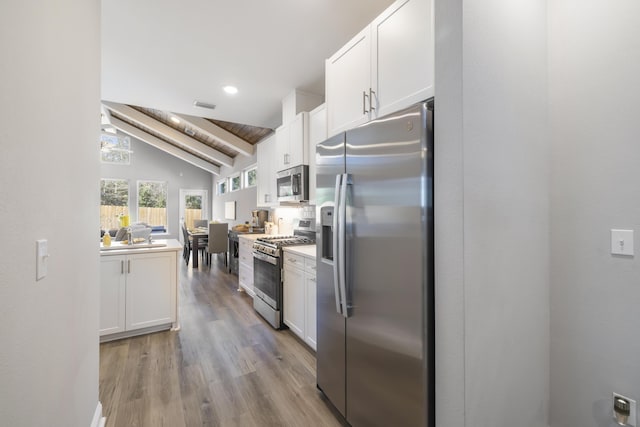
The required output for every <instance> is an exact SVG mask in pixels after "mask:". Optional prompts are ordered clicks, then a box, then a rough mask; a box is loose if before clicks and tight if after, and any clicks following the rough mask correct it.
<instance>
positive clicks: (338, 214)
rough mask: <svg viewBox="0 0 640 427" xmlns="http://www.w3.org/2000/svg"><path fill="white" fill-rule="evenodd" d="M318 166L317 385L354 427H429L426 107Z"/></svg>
mask: <svg viewBox="0 0 640 427" xmlns="http://www.w3.org/2000/svg"><path fill="white" fill-rule="evenodd" d="M316 166H317V184H316V185H317V189H316V207H317V214H316V220H317V238H316V244H317V250H318V251H317V253H318V257H317V260H318V261H317V264H318V265H317V309H318V319H317V332H318V336H317V353H316V355H317V385H318V388H319V389H320V390H321V391H322V392H323V393H324V394H325V396H326V397H327V398H328V399H329V400H330V401H331V403H332V404H333V406H334V407H335V408H336V409H337V410H338V411H339V412H340V414H341V415H342V417H344V419H346V421H347V422H348V423H349V424H350V425H352V426H354V427H359V426H367V427H369V426H391V425H396V426H429V427H434V426H435V403H434V402H435V385H434V384H435V383H434V380H435V378H434V347H435V341H434V305H433V288H434V272H433V266H434V243H433V229H434V225H433V100H429V101H427V102H424V103H420V104H417V105H414V106H412V107H411V108H408V109H406V110H403V111H400V112H398V113H394V114H392V115H389V116H387V117H383V118H380V119H376V120H374V121H372V122H369V123H367V124H365V125H362V126H360V127H358V128H355V129H353V130H350V131H347V132H345V133H341V134H338V135H336V136H334V137H332V138H330V139H328V140H326V141H324V142H322V143H320V144H319V145H318V146H317V151H316Z"/></svg>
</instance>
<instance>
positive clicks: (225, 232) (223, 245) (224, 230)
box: [205, 223, 229, 265]
mask: <svg viewBox="0 0 640 427" xmlns="http://www.w3.org/2000/svg"><path fill="white" fill-rule="evenodd" d="M228 236H229V224H227V223H211V224H209V241H208V242H207V245H206V246H205V251H206V260H207V264H208V265H211V255H212V254H219V253H224V265H227V248H228V242H229V237H228Z"/></svg>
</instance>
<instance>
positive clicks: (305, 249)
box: [284, 245, 316, 258]
mask: <svg viewBox="0 0 640 427" xmlns="http://www.w3.org/2000/svg"><path fill="white" fill-rule="evenodd" d="M284 251H285V252H291V253H294V254H298V255H302V256H306V257H308V258H315V257H316V245H298V246H285V247H284Z"/></svg>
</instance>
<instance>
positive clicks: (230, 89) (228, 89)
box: [222, 86, 238, 95]
mask: <svg viewBox="0 0 640 427" xmlns="http://www.w3.org/2000/svg"><path fill="white" fill-rule="evenodd" d="M222 90H224V91H225V92H227V93H228V94H229V95H235V94H236V93H238V88H237V87H235V86H225V87H223V88H222Z"/></svg>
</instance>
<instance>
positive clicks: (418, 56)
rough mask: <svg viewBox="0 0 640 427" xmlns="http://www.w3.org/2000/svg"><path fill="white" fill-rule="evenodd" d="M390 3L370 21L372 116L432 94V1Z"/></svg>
mask: <svg viewBox="0 0 640 427" xmlns="http://www.w3.org/2000/svg"><path fill="white" fill-rule="evenodd" d="M394 6H395V7H392V8H391V9H387V10H386V11H385V12H384V13H382V14H381V15H380V16H379V17H378V18H377V19H375V20H374V21H373V23H372V24H371V32H372V46H375V49H372V50H371V55H372V59H373V60H372V62H371V86H372V87H373V88H377V90H376V93H375V94H374V95H373V97H372V98H371V102H372V106H373V108H375V110H374V113H375V112H376V111H377V113H376V117H380V116H384V115H387V114H389V113H393V112H394V111H398V110H401V109H403V108H404V107H408V106H409V105H411V104H414V103H416V102H419V101H422V100H425V99H427V98H430V97H432V96H433V73H434V48H435V44H434V40H433V16H432V13H433V11H432V1H431V0H403V1H400V2H396V3H394ZM374 90H375V89H374Z"/></svg>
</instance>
